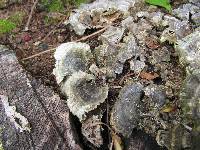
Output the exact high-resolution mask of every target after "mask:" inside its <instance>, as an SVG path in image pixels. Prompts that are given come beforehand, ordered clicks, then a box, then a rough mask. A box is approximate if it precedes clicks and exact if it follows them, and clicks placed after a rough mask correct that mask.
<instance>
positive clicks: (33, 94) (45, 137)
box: [0, 45, 82, 150]
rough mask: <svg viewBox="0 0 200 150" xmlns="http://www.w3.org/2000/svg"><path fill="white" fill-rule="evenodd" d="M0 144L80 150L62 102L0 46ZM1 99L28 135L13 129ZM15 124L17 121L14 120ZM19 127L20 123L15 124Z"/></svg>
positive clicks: (14, 149)
mask: <svg viewBox="0 0 200 150" xmlns="http://www.w3.org/2000/svg"><path fill="white" fill-rule="evenodd" d="M0 95H1V97H0V98H1V99H0V110H1V111H0V131H1V132H0V140H1V142H2V144H3V147H4V149H5V150H6V149H9V150H41V149H42V150H45V149H46V150H54V149H55V150H57V149H59V150H65V149H66V150H81V149H82V148H81V146H80V145H79V141H78V140H77V138H76V137H77V136H76V133H75V131H74V130H73V124H72V122H71V121H70V116H69V109H68V107H67V105H66V103H65V100H63V99H61V98H60V97H59V96H58V94H56V93H54V91H53V90H52V89H51V88H50V87H47V86H44V85H43V84H41V82H40V81H38V80H36V79H34V78H33V77H31V76H30V75H29V74H28V73H27V72H26V71H25V70H24V69H23V68H22V66H21V65H20V64H19V62H18V60H17V58H16V56H15V54H14V52H13V51H12V50H9V49H7V48H6V47H4V46H1V45H0ZM3 97H7V98H8V102H9V105H10V106H15V107H16V112H18V113H19V114H21V115H22V116H24V117H25V118H26V119H27V120H28V122H29V125H30V132H29V131H27V130H25V131H21V132H20V130H19V129H17V128H16V127H15V126H14V124H15V123H14V122H13V121H11V118H10V116H8V115H7V114H6V113H5V112H6V110H5V108H4V104H3V103H4V102H5V100H4V99H3ZM14 119H15V120H14V121H16V123H19V120H17V118H14ZM19 124H20V123H19Z"/></svg>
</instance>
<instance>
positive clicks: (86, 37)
mask: <svg viewBox="0 0 200 150" xmlns="http://www.w3.org/2000/svg"><path fill="white" fill-rule="evenodd" d="M107 28H108V26H106V27H104V28H103V29H101V30H98V31H96V32H94V33H92V34H90V35H87V36H84V37H82V38H80V39H78V40H74V42H80V41H85V40H87V39H89V38H91V37H94V36H96V35H98V34H99V33H101V32H103V31H105V30H106V29H107ZM55 49H56V48H52V49H48V50H45V51H43V52H40V53H37V54H35V55H32V56H29V57H26V58H23V59H21V60H22V61H24V60H28V59H31V58H34V57H37V56H40V55H42V54H46V53H48V52H51V51H53V50H55Z"/></svg>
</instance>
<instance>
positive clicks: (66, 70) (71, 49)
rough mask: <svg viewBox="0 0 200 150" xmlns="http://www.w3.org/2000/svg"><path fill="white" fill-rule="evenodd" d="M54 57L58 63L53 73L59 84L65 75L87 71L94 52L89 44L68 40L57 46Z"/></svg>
mask: <svg viewBox="0 0 200 150" xmlns="http://www.w3.org/2000/svg"><path fill="white" fill-rule="evenodd" d="M54 57H55V59H56V64H55V68H54V70H53V74H54V75H55V76H56V80H57V83H58V84H59V83H61V82H62V81H63V79H64V77H66V76H70V75H72V73H73V72H76V71H79V70H81V71H86V69H87V65H88V64H89V61H90V59H91V58H92V53H91V50H90V46H89V45H88V44H85V43H80V42H78V43H77V42H68V43H63V44H61V45H60V46H58V47H57V49H56V52H55V54H54Z"/></svg>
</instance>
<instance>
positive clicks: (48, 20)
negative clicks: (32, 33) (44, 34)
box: [44, 16, 61, 25]
mask: <svg viewBox="0 0 200 150" xmlns="http://www.w3.org/2000/svg"><path fill="white" fill-rule="evenodd" d="M60 20H61V19H60V18H54V17H50V16H45V17H44V23H45V25H52V24H53V25H54V24H57V23H59V22H60Z"/></svg>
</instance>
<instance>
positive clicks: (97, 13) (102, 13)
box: [66, 0, 136, 35]
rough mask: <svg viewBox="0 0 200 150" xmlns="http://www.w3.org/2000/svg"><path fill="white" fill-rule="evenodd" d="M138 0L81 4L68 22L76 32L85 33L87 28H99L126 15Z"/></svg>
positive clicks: (114, 0)
mask: <svg viewBox="0 0 200 150" xmlns="http://www.w3.org/2000/svg"><path fill="white" fill-rule="evenodd" d="M135 2H136V0H96V1H95V2H93V3H90V4H84V5H81V6H80V8H79V9H77V10H76V11H75V13H72V14H71V15H70V17H69V20H67V21H66V24H70V25H71V26H72V28H73V29H74V31H75V32H76V34H78V35H83V34H84V32H85V30H86V29H90V28H99V27H102V26H105V25H108V24H110V23H111V22H112V21H113V19H112V18H115V17H116V16H120V15H123V16H125V15H126V14H127V13H129V11H128V10H129V8H130V7H132V6H134V4H135Z"/></svg>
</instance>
